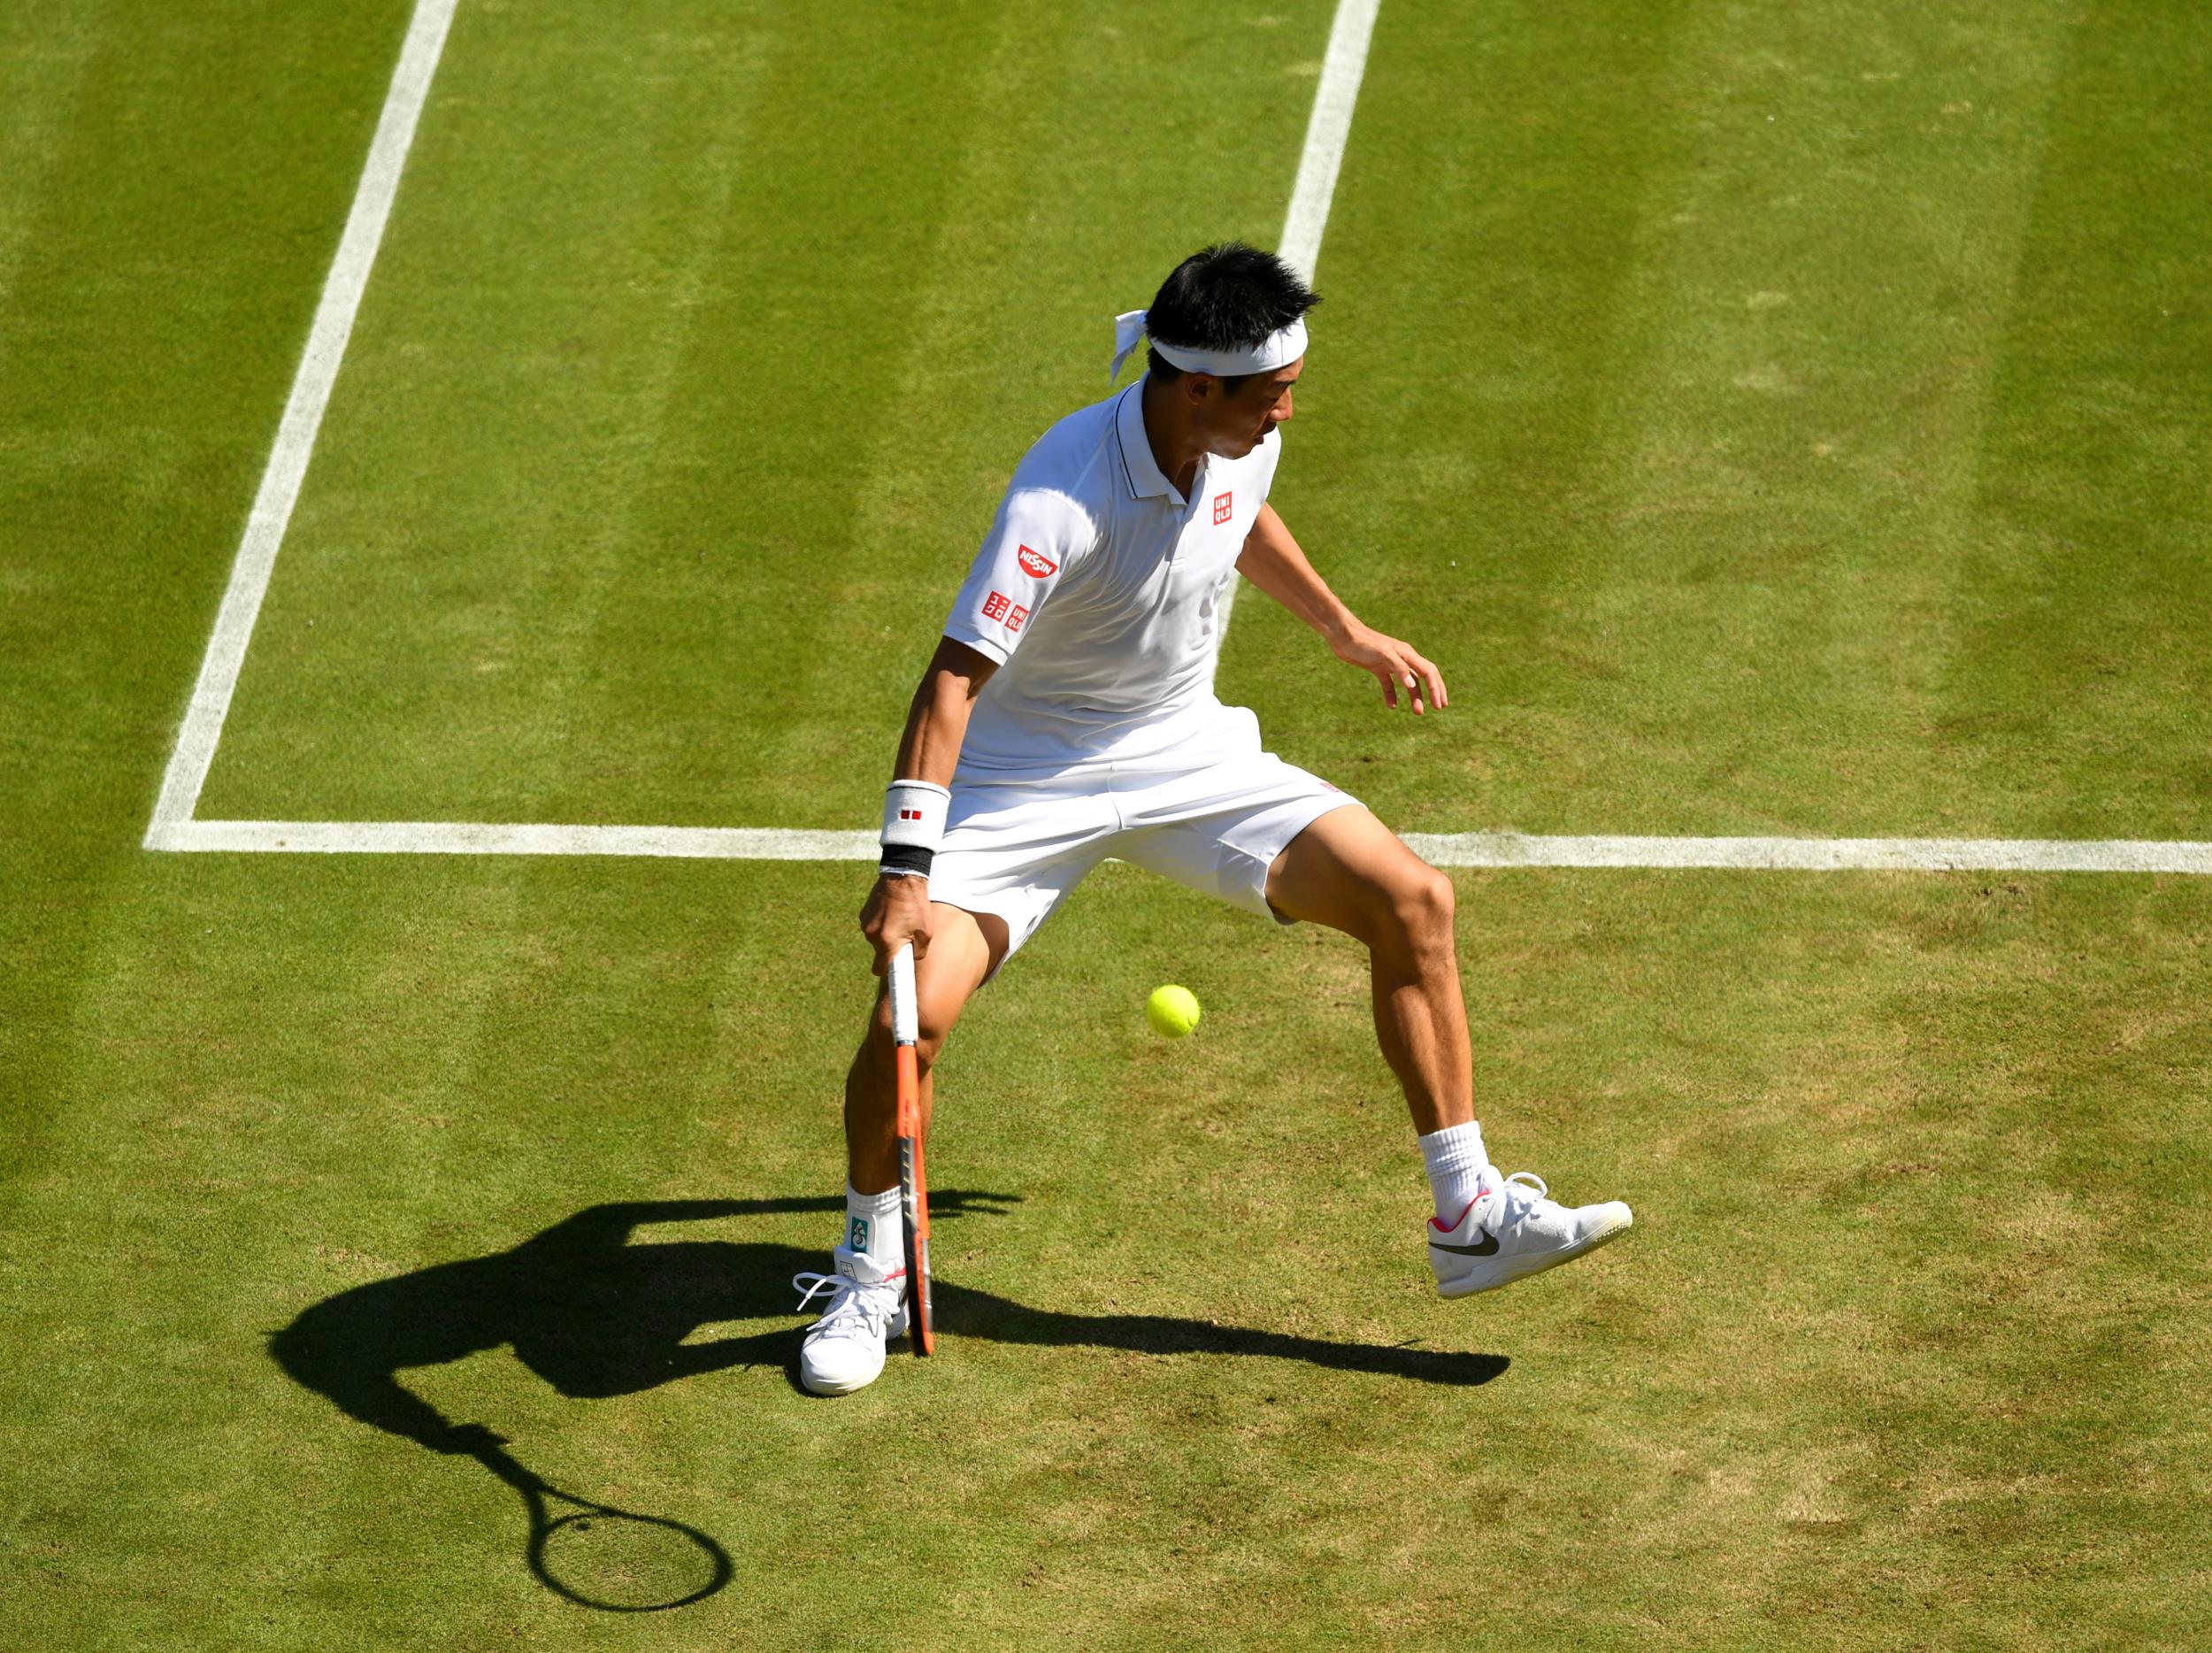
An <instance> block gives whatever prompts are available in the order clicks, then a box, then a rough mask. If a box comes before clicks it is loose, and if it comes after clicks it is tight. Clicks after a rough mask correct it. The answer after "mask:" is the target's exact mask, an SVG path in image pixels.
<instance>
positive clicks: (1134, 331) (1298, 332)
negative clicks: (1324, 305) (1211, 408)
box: [1106, 310, 1306, 384]
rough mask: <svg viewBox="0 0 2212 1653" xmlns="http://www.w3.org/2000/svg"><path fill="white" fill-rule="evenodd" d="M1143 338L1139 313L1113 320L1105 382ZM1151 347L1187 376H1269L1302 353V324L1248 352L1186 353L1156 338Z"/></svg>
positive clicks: (1117, 375)
mask: <svg viewBox="0 0 2212 1653" xmlns="http://www.w3.org/2000/svg"><path fill="white" fill-rule="evenodd" d="M1144 336H1145V330H1144V311H1141V310H1133V311H1129V312H1128V313H1127V314H1126V315H1121V316H1116V317H1115V318H1114V365H1113V366H1112V367H1110V368H1109V369H1108V370H1107V373H1106V382H1107V383H1109V384H1111V383H1112V382H1113V381H1115V380H1117V379H1118V378H1120V377H1121V365H1122V364H1123V363H1124V362H1125V361H1127V360H1128V359H1129V352H1130V351H1132V350H1135V349H1136V348H1137V342H1138V341H1139V340H1140V339H1141V338H1143V337H1144ZM1152 348H1153V349H1154V350H1157V351H1158V352H1159V353H1160V355H1161V357H1162V358H1164V360H1165V361H1167V362H1168V363H1169V364H1170V365H1172V366H1176V367H1179V368H1181V369H1182V370H1183V371H1184V372H1185V373H1211V374H1212V375H1213V376H1214V377H1215V378H1217V379H1234V378H1236V377H1238V376H1239V375H1240V374H1243V373H1273V372H1274V371H1275V369H1277V368H1278V367H1287V366H1289V365H1290V364H1291V363H1293V362H1294V361H1296V360H1297V359H1298V358H1300V357H1301V356H1303V355H1304V354H1305V353H1306V324H1305V322H1304V320H1303V319H1300V320H1297V321H1294V322H1292V323H1291V324H1290V326H1288V327H1285V328H1284V329H1283V330H1282V331H1281V332H1280V333H1271V334H1268V336H1267V337H1265V338H1263V339H1262V340H1261V341H1260V342H1258V343H1257V344H1256V345H1254V346H1253V347H1252V348H1251V349H1250V350H1186V349H1185V348H1184V347H1183V346H1181V345H1179V344H1163V343H1161V342H1160V341H1159V340H1157V339H1154V340H1153V341H1152Z"/></svg>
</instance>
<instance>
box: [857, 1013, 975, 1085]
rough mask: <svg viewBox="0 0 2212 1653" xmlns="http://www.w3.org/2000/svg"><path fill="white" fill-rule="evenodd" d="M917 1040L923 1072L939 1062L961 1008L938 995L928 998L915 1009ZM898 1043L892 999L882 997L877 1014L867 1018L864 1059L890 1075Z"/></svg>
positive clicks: (917, 1049) (916, 1047)
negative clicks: (892, 1017) (892, 1058)
mask: <svg viewBox="0 0 2212 1653" xmlns="http://www.w3.org/2000/svg"><path fill="white" fill-rule="evenodd" d="M915 1009H916V1016H915V1021H916V1023H917V1026H916V1030H915V1031H916V1033H917V1034H918V1038H917V1039H916V1040H915V1043H914V1059H915V1061H916V1062H917V1063H918V1064H919V1065H920V1066H921V1069H922V1071H923V1072H924V1073H927V1072H928V1071H929V1069H930V1067H931V1065H933V1063H934V1062H935V1061H936V1060H937V1053H938V1052H939V1051H940V1050H942V1049H944V1048H945V1040H946V1037H947V1036H948V1035H949V1034H950V1033H951V1032H952V1025H953V1023H955V1022H956V1021H957V1020H959V1019H960V1009H961V1007H960V1005H959V1004H957V1003H952V1002H951V1001H949V1000H948V999H945V998H942V997H939V996H925V997H924V998H923V999H922V1001H921V1003H919V1004H918V1005H917V1006H916V1007H915ZM893 1049H895V1041H894V1040H893V1038H892V1036H891V996H890V995H889V994H888V993H884V994H879V995H878V996H877V998H876V1008H875V1012H874V1014H873V1015H872V1016H871V1017H870V1018H869V1019H868V1036H867V1038H866V1040H865V1041H864V1042H863V1043H862V1045H861V1056H862V1059H864V1060H872V1061H874V1062H876V1063H879V1065H882V1066H883V1068H884V1069H885V1070H886V1071H888V1070H889V1067H890V1065H891V1053H892V1051H893Z"/></svg>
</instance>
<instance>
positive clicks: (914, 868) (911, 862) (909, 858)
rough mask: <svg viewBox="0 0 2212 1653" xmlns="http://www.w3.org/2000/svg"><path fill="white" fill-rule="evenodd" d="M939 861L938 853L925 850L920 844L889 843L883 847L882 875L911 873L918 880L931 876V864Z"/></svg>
mask: <svg viewBox="0 0 2212 1653" xmlns="http://www.w3.org/2000/svg"><path fill="white" fill-rule="evenodd" d="M936 859H937V851H936V850H925V849H923V848H922V847H921V846H920V845H919V844H911V843H887V844H885V845H884V846H883V865H881V866H880V867H879V868H878V869H877V870H878V871H879V872H882V873H913V874H914V875H915V876H916V877H918V878H927V877H928V876H929V869H930V864H931V863H932V862H933V861H935V860H936Z"/></svg>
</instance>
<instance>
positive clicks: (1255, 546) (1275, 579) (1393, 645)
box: [1237, 504, 1450, 712]
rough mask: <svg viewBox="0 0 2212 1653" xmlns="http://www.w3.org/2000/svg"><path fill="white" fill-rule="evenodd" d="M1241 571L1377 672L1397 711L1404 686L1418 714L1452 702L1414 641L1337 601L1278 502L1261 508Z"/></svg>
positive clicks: (1351, 660)
mask: <svg viewBox="0 0 2212 1653" xmlns="http://www.w3.org/2000/svg"><path fill="white" fill-rule="evenodd" d="M1237 571H1238V572H1239V573H1241V574H1243V576H1244V577H1245V578H1246V579H1248V580H1250V581H1251V582H1252V583H1253V584H1254V585H1256V586H1257V587H1258V588H1260V589H1261V590H1263V591H1264V592H1266V593H1267V595H1268V596H1271V597H1273V598H1274V599H1275V601H1277V602H1278V603H1279V604H1282V605H1283V606H1284V607H1285V608H1286V609H1288V610H1289V611H1291V612H1292V613H1293V614H1295V615H1296V616H1297V617H1298V618H1299V619H1302V620H1303V621H1305V622H1306V624H1307V625H1309V626H1310V627H1313V628H1314V630H1316V631H1317V632H1319V633H1320V634H1321V635H1322V638H1323V640H1324V641H1325V642H1327V643H1328V645H1329V647H1330V648H1331V649H1332V650H1334V651H1335V654H1336V657H1337V658H1338V659H1340V660H1341V661H1343V662H1344V663H1345V664H1346V665H1356V666H1357V667H1359V668H1360V670H1362V671H1363V672H1371V673H1374V675H1375V678H1376V680H1377V681H1379V683H1381V684H1382V689H1383V701H1384V703H1385V704H1386V705H1388V706H1389V707H1390V708H1391V709H1392V710H1393V711H1395V710H1396V708H1397V704H1398V691H1399V690H1400V689H1403V690H1405V691H1406V699H1407V702H1408V703H1409V704H1410V705H1411V706H1412V708H1413V710H1414V711H1416V712H1419V711H1424V710H1425V709H1426V707H1428V706H1437V707H1442V706H1447V705H1449V704H1450V701H1449V699H1448V697H1447V696H1446V695H1445V692H1444V674H1443V673H1441V672H1440V671H1438V670H1437V669H1436V665H1435V664H1434V663H1433V662H1432V661H1429V660H1426V659H1424V658H1423V657H1421V656H1419V655H1417V654H1416V653H1415V652H1414V651H1413V648H1412V645H1410V644H1409V643H1404V642H1400V641H1399V640H1398V639H1397V638H1395V637H1386V636H1385V635H1384V634H1382V633H1380V632H1379V631H1377V630H1376V629H1375V628H1374V627H1372V626H1367V625H1363V624H1362V623H1361V622H1360V620H1359V619H1358V617H1357V616H1356V615H1355V614H1354V613H1353V612H1352V611H1351V610H1349V609H1348V608H1346V607H1345V606H1344V604H1342V603H1341V602H1340V601H1339V600H1338V598H1337V595H1336V593H1335V592H1333V591H1332V590H1330V589H1329V585H1328V581H1326V580H1324V579H1322V578H1321V576H1320V575H1319V574H1317V573H1315V572H1314V567H1313V565H1312V564H1311V563H1310V562H1308V561H1307V560H1306V554H1305V553H1304V552H1303V551H1302V550H1299V549H1298V542H1297V541H1295V540H1294V539H1292V538H1291V537H1290V530H1289V529H1288V528H1286V527H1284V526H1283V519H1282V518H1280V517H1279V516H1278V515H1277V514H1276V512H1275V507H1274V506H1272V505H1268V504H1263V505H1262V506H1261V507H1260V514H1259V518H1258V520H1256V521H1255V522H1254V523H1253V524H1252V532H1251V533H1250V534H1247V535H1246V536H1245V541H1244V550H1242V551H1241V552H1240V553H1239V555H1238V557H1237Z"/></svg>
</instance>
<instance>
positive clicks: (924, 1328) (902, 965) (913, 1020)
mask: <svg viewBox="0 0 2212 1653" xmlns="http://www.w3.org/2000/svg"><path fill="white" fill-rule="evenodd" d="M921 1036H922V1019H921V1012H920V1010H919V1009H918V1007H917V1005H916V1003H915V1002H914V947H913V944H912V943H911V942H909V943H908V944H907V945H905V946H904V947H902V948H900V949H899V950H898V951H897V952H895V953H894V954H892V955H891V1037H892V1039H893V1040H894V1041H895V1042H896V1044H897V1046H898V1070H899V1206H900V1209H901V1210H902V1211H903V1212H904V1213H905V1216H906V1304H907V1313H908V1316H909V1318H910V1320H911V1322H912V1331H913V1341H914V1352H915V1353H916V1354H918V1355H927V1354H933V1353H934V1352H935V1351H936V1348H937V1328H936V1326H935V1325H934V1324H933V1321H932V1319H931V1316H930V1307H929V1182H928V1180H927V1178H926V1176H925V1175H924V1174H923V1171H922V1085H921V1078H920V1074H919V1072H918V1067H917V1065H916V1059H915V1054H914V1047H915V1046H916V1044H918V1042H920V1040H921Z"/></svg>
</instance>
